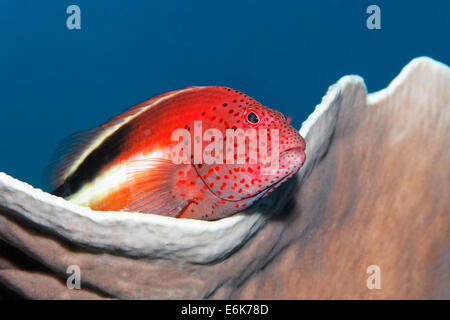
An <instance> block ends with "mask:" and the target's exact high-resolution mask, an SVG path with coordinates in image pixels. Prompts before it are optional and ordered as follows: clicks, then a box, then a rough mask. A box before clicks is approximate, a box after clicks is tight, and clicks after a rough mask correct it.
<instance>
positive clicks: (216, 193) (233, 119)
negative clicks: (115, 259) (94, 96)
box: [50, 86, 305, 220]
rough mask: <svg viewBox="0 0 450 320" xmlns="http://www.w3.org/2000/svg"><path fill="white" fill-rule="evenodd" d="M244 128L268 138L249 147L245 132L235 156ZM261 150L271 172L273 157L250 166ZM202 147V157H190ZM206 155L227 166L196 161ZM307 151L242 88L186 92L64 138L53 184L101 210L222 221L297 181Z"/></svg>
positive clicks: (61, 192)
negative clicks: (178, 158) (242, 148)
mask: <svg viewBox="0 0 450 320" xmlns="http://www.w3.org/2000/svg"><path fill="white" fill-rule="evenodd" d="M200 129H201V130H202V131H201V132H200V133H199V130H200ZM209 129H214V130H215V131H211V130H209ZM239 129H241V133H240V134H237V135H235V136H234V137H233V136H232V135H231V134H230V137H231V138H233V139H235V140H233V141H234V143H233V142H232V143H231V144H227V143H229V141H228V140H227V141H225V140H226V139H225V138H224V139H223V140H221V137H220V135H222V136H223V137H226V138H227V139H228V135H229V132H233V130H234V132H239ZM250 129H254V130H253V131H251V130H250ZM261 129H263V130H261ZM176 130H178V131H176ZM179 130H181V132H187V134H186V135H184V136H183V141H182V145H181V146H182V148H181V149H180V148H179V147H180V139H179V138H178V139H174V138H173V134H174V132H180V131H179ZM230 130H231V131H230ZM208 131H210V133H211V132H213V137H212V138H211V136H210V137H209V138H208V137H207V135H206V133H207V132H208ZM242 131H244V134H246V133H247V132H256V134H254V135H253V136H251V138H255V137H256V138H257V139H260V140H259V141H260V144H258V145H257V146H256V147H255V145H253V147H252V146H250V147H249V146H248V145H249V143H246V142H247V141H248V140H249V139H250V136H244V138H243V139H244V140H241V143H242V141H244V143H246V144H245V153H244V155H242V154H238V152H237V151H230V150H231V149H232V148H231V147H233V146H234V147H237V141H238V138H237V137H238V136H239V137H240V138H242ZM195 132H196V133H195ZM202 132H205V135H202ZM272 133H277V139H275V138H273V137H272V135H271V134H272ZM263 135H266V136H263ZM185 138H187V139H188V140H189V139H192V141H188V142H186V141H184V139H185ZM202 138H203V139H202ZM275 140H276V141H277V142H278V145H277V146H276V148H274V147H273V145H272V142H273V141H275ZM261 141H262V142H261ZM211 145H213V146H214V147H215V148H212V147H211ZM183 146H184V147H183ZM218 146H219V148H218V149H217V147H218ZM177 147H178V149H177ZM263 147H265V148H266V149H268V150H267V153H266V154H267V155H268V154H269V153H271V156H274V155H275V156H277V155H278V158H277V161H278V162H277V166H276V167H275V169H274V170H272V171H271V173H270V174H267V173H265V172H264V169H266V168H267V167H268V162H267V161H266V162H260V161H256V162H255V161H254V159H252V160H253V161H249V160H250V158H249V154H250V152H251V151H253V152H255V151H258V152H259V151H260V150H262V148H263ZM195 148H200V152H199V150H196V151H195V150H194V152H192V149H195ZM207 149H209V150H211V149H213V151H212V152H211V153H210V155H213V158H214V159H215V160H217V159H219V160H220V159H221V158H223V161H222V162H220V161H216V162H214V161H213V162H212V163H211V161H202V159H200V160H199V159H196V158H198V155H200V156H202V155H203V154H205V153H207V152H206V151H208V150H207ZM180 150H181V152H180ZM304 150H305V142H304V140H303V138H302V137H301V136H300V134H299V133H298V131H297V130H295V129H294V128H293V127H292V126H291V125H290V124H289V120H288V119H286V118H285V117H284V116H283V115H282V114H281V113H280V112H278V111H275V110H272V109H269V108H267V107H265V106H263V105H261V104H260V103H258V102H257V101H255V100H254V99H252V98H250V97H249V96H247V95H245V94H243V93H242V92H239V91H237V90H234V89H230V88H226V87H219V86H213V87H187V88H185V89H180V90H175V91H170V92H167V93H163V94H160V95H158V96H156V97H154V98H152V99H150V100H147V101H144V102H142V103H139V104H138V105H136V106H134V107H131V108H130V109H128V110H127V111H125V112H124V113H122V114H120V115H118V116H116V117H114V118H112V119H111V120H109V121H108V122H107V123H105V124H103V125H101V126H99V127H97V128H94V129H91V130H87V131H82V132H79V133H75V134H73V135H71V136H69V137H68V138H66V139H65V140H64V141H63V143H62V144H61V147H60V149H59V152H58V153H57V154H59V155H60V156H59V157H58V158H57V160H56V161H55V162H54V164H53V165H52V168H51V173H50V180H51V183H52V184H53V186H54V191H53V194H54V195H57V196H60V197H63V198H65V199H67V200H69V201H73V202H75V203H77V204H79V205H83V206H88V207H90V208H92V209H94V210H101V211H129V212H141V213H151V214H157V215H163V216H170V217H176V218H191V219H202V220H216V219H220V218H223V217H226V216H229V215H232V214H234V213H237V212H239V211H242V210H244V209H245V208H247V207H249V206H250V205H252V204H253V203H254V202H255V201H257V200H258V199H260V198H262V197H264V196H267V195H268V194H269V193H270V192H271V191H273V190H274V189H275V188H277V187H278V186H279V185H281V184H282V183H283V182H285V181H286V180H287V179H288V178H290V177H292V176H293V175H294V174H295V173H296V172H297V171H298V170H299V169H300V167H301V166H302V164H303V162H304V160H305V153H304ZM225 151H226V152H227V155H226V156H225V155H223V156H222V157H220V155H219V154H218V153H220V152H222V153H224V154H225ZM275 151H276V152H278V153H277V154H275ZM228 152H231V153H228ZM175 154H178V155H184V156H185V157H183V159H184V160H185V161H182V162H180V161H174V155H175ZM253 154H254V153H253ZM258 154H259V153H258ZM189 155H190V156H189ZM229 155H232V156H231V157H230V156H229Z"/></svg>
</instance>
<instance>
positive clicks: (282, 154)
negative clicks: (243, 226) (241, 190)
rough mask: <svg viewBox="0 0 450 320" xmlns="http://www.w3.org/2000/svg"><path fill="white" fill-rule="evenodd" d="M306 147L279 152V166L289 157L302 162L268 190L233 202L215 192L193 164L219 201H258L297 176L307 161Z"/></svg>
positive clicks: (296, 147) (208, 188)
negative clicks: (297, 158)
mask: <svg viewBox="0 0 450 320" xmlns="http://www.w3.org/2000/svg"><path fill="white" fill-rule="evenodd" d="M304 149H305V148H304V146H302V145H297V146H293V147H290V148H287V149H285V150H283V151H281V152H279V157H278V158H279V161H278V162H279V164H281V163H282V159H285V158H287V157H289V156H299V157H300V161H298V160H297V162H296V163H295V165H294V166H290V169H289V170H288V171H287V172H286V174H284V176H283V178H281V179H279V180H277V181H275V182H274V183H272V184H270V185H268V186H267V187H266V188H264V189H262V190H260V191H259V192H257V193H255V194H253V195H251V196H247V197H243V198H241V199H239V200H232V199H229V198H225V197H221V196H220V195H218V194H217V193H216V192H215V191H214V190H212V189H211V187H210V186H209V185H208V183H207V182H206V181H205V180H204V179H203V177H202V176H201V174H200V173H199V172H198V169H197V167H196V166H195V165H193V164H192V166H193V167H194V170H195V172H196V173H197V175H198V176H199V178H200V179H201V180H202V181H203V183H204V184H205V185H206V188H207V190H208V191H209V192H211V194H212V195H213V196H215V197H217V198H218V199H221V200H225V201H227V202H240V201H244V200H247V199H254V201H257V200H259V199H261V198H262V197H264V196H266V195H267V194H268V193H271V192H272V191H273V190H275V189H276V188H277V187H279V186H280V185H281V184H283V183H284V182H286V181H287V180H288V179H289V178H291V177H292V176H293V175H295V174H296V173H297V172H298V170H300V168H301V166H302V165H303V163H304V161H305V152H304Z"/></svg>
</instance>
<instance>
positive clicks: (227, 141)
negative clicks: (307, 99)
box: [191, 88, 305, 211]
mask: <svg viewBox="0 0 450 320" xmlns="http://www.w3.org/2000/svg"><path fill="white" fill-rule="evenodd" d="M224 89H225V90H226V92H227V93H228V94H227V95H225V96H224V97H222V100H221V101H220V102H218V101H214V103H212V104H211V105H210V106H207V107H205V109H204V110H203V111H202V112H201V114H202V116H203V117H202V118H201V120H202V121H201V125H198V124H199V123H198V122H197V129H198V128H199V127H201V129H202V130H201V133H200V134H203V136H201V135H199V134H198V132H197V134H194V136H193V138H194V140H195V139H196V140H195V141H200V140H201V139H202V148H201V151H202V157H201V161H200V162H199V161H198V158H199V157H197V159H196V160H197V161H194V160H195V159H194V157H192V159H191V160H192V161H193V165H194V167H195V170H196V172H197V174H198V176H199V178H200V179H201V181H202V182H203V183H204V185H205V188H207V189H209V190H210V191H211V192H212V193H213V194H214V195H215V196H217V197H218V198H220V199H221V200H222V201H227V202H233V203H235V204H236V206H235V207H236V208H243V207H247V206H249V205H251V204H252V203H253V202H254V201H256V200H258V199H259V198H261V197H263V196H265V195H267V194H269V193H270V192H271V191H273V190H274V189H275V188H277V187H278V186H280V185H281V184H282V183H283V182H285V181H286V180H287V179H288V178H289V177H291V176H293V175H294V174H295V173H296V172H297V171H298V170H299V169H300V168H301V166H302V165H303V163H304V161H305V141H304V139H303V138H302V137H301V136H300V134H299V133H298V131H297V130H296V129H295V128H294V127H292V125H291V124H290V123H289V120H288V119H286V117H284V115H283V114H282V113H280V112H278V111H276V110H273V109H270V108H268V107H266V106H264V105H262V104H260V103H259V102H257V101H256V100H254V99H252V98H250V97H248V96H246V95H244V94H242V93H241V92H239V91H236V90H233V89H229V88H224ZM197 131H198V130H197ZM194 144H195V142H194ZM193 149H195V146H193ZM194 153H195V150H194ZM236 211H239V210H236Z"/></svg>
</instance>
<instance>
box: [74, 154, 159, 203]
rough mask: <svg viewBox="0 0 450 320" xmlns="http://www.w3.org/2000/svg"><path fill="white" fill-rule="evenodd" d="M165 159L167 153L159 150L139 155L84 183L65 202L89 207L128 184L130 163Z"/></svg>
mask: <svg viewBox="0 0 450 320" xmlns="http://www.w3.org/2000/svg"><path fill="white" fill-rule="evenodd" d="M167 158H168V152H162V151H161V150H157V151H154V152H152V153H145V154H144V153H140V154H138V155H136V156H134V157H132V158H130V159H129V160H127V161H123V162H121V163H120V164H117V165H115V166H112V167H111V168H109V169H108V170H106V171H105V172H103V173H102V174H100V175H99V176H97V177H96V178H95V179H94V180H93V181H91V182H87V183H85V184H84V185H83V186H82V187H81V188H80V189H79V190H78V191H77V192H75V193H74V194H72V195H71V196H69V198H67V200H69V201H72V202H74V203H76V204H79V205H81V206H90V205H91V204H92V203H94V202H96V201H98V200H101V199H102V198H105V197H106V196H108V195H109V194H111V193H112V192H114V191H116V190H118V189H120V188H121V187H122V186H123V185H125V184H126V183H127V182H128V181H127V179H128V178H129V175H128V168H129V167H128V166H129V163H130V162H132V161H141V160H150V159H167ZM149 170H151V168H149Z"/></svg>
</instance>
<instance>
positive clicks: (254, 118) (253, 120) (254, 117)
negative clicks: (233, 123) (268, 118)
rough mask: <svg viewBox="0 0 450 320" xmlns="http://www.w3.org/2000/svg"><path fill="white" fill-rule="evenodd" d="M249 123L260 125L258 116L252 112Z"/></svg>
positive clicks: (249, 114)
mask: <svg viewBox="0 0 450 320" xmlns="http://www.w3.org/2000/svg"><path fill="white" fill-rule="evenodd" d="M247 121H248V122H250V123H252V124H258V123H259V117H258V115H257V114H256V113H255V112H253V111H251V112H249V113H248V114H247Z"/></svg>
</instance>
